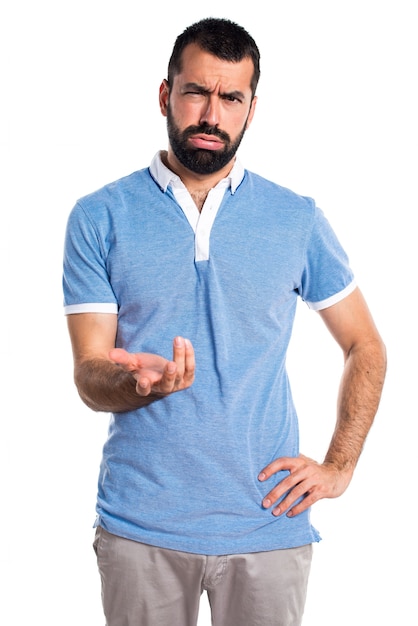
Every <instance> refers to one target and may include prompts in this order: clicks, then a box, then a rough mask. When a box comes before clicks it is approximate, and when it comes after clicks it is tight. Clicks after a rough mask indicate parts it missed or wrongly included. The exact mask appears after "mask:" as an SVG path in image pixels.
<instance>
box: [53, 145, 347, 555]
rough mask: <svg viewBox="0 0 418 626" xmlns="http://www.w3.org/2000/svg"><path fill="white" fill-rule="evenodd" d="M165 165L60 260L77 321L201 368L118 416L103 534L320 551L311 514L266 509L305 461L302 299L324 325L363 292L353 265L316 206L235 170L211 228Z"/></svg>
mask: <svg viewBox="0 0 418 626" xmlns="http://www.w3.org/2000/svg"><path fill="white" fill-rule="evenodd" d="M194 209H195V207H194V205H193V203H192V201H191V198H190V196H189V195H188V192H187V190H186V189H185V188H184V186H183V185H182V183H181V181H180V180H179V179H178V178H177V177H176V176H175V175H174V174H173V173H172V172H170V171H169V170H167V168H165V167H164V166H163V164H162V163H161V161H160V158H159V156H158V155H157V156H156V157H155V159H154V161H153V163H152V165H151V168H145V169H143V170H140V171H137V172H134V173H133V174H131V175H129V176H127V177H125V178H122V179H120V180H118V181H116V182H114V183H111V184H109V185H107V186H105V187H103V188H102V189H100V190H98V191H96V192H94V193H92V194H90V195H88V196H86V197H84V198H82V199H80V200H79V201H78V202H77V204H76V206H75V207H74V209H73V210H72V212H71V214H70V216H69V220H68V227H67V233H66V241H65V252H64V278H63V285H64V305H65V312H66V313H67V314H72V313H79V312H87V311H88V312H108V313H110V314H117V316H118V333H117V346H118V347H123V348H125V349H126V350H128V351H130V352H155V353H158V354H162V355H163V356H166V357H167V358H171V355H172V340H173V338H174V337H175V336H176V335H182V336H184V337H188V338H189V339H190V340H191V342H192V343H193V345H194V348H195V353H196V378H195V381H194V383H193V385H192V387H191V388H190V389H187V390H184V391H181V392H178V393H175V394H172V395H170V396H168V397H166V398H164V399H163V400H160V401H158V402H155V403H153V404H151V405H149V406H147V407H144V408H142V409H139V410H136V411H129V412H125V413H118V414H114V415H111V416H110V424H109V433H108V438H107V441H106V442H105V445H104V448H103V458H102V463H101V467H100V475H99V483H98V497H97V519H96V524H100V525H102V526H103V527H104V528H105V529H106V530H108V531H109V532H111V533H113V534H116V535H120V536H122V537H126V538H129V539H133V540H136V541H141V542H144V543H147V544H151V545H156V546H160V547H165V548H171V549H176V550H182V551H186V552H194V553H200V554H207V555H219V554H236V553H247V552H259V551H265V550H273V549H280V548H290V547H296V546H300V545H304V544H307V543H311V542H313V541H318V540H319V534H318V532H317V531H316V530H315V528H313V527H312V525H311V523H310V519H309V511H307V512H304V513H302V514H300V515H298V516H296V517H292V518H288V517H286V516H285V515H284V516H281V517H279V518H276V517H274V516H273V515H272V513H271V510H265V509H263V507H262V506H261V502H262V500H263V497H264V496H265V495H266V494H267V493H268V491H269V490H270V489H271V488H272V487H273V486H274V485H275V484H277V482H278V481H280V480H281V479H282V478H283V477H284V476H285V475H287V473H286V472H280V473H279V474H276V475H275V476H273V477H272V478H271V479H269V480H268V481H266V482H263V483H260V482H259V481H258V478H257V476H258V474H259V472H260V470H261V469H262V468H263V467H264V466H265V465H267V464H268V463H269V462H270V461H272V460H273V459H275V458H277V457H281V456H297V455H298V453H299V435H298V421H297V415H296V411H295V407H294V404H293V401H292V394H291V389H290V386H289V381H288V377H287V373H286V351H287V347H288V343H289V340H290V336H291V332H292V325H293V321H294V316H295V309H296V304H297V301H298V299H299V298H301V299H302V300H304V301H305V302H306V303H307V305H308V306H309V307H310V308H312V309H314V310H319V309H321V308H325V307H327V306H330V305H332V304H334V303H336V302H338V301H339V300H341V299H342V298H344V297H345V296H346V295H348V294H349V293H351V291H352V290H353V289H354V287H355V283H354V278H353V274H352V271H351V269H350V267H349V263H348V259H347V256H346V254H345V252H344V250H343V249H342V247H341V245H340V244H339V242H338V240H337V238H336V236H335V234H334V232H333V230H332V229H331V227H330V225H329V223H328V221H327V220H326V218H325V217H324V215H323V213H322V212H321V210H320V209H319V208H318V207H316V205H315V203H314V201H313V200H312V199H310V198H306V197H302V196H300V195H297V194H295V193H293V192H292V191H290V190H288V189H285V188H283V187H280V186H279V185H277V184H275V183H273V182H270V181H268V180H266V179H264V178H262V177H260V176H258V175H256V174H254V173H251V172H249V171H246V170H244V169H243V168H242V166H240V164H239V163H236V165H235V167H234V169H233V170H232V172H231V174H230V176H229V177H228V179H226V180H225V181H221V183H220V184H219V186H218V187H217V188H215V189H214V190H212V192H211V193H210V194H209V196H208V199H207V201H206V203H205V205H204V207H203V209H202V212H201V213H199V212H198V211H197V209H196V211H194Z"/></svg>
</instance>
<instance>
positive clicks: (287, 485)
mask: <svg viewBox="0 0 418 626" xmlns="http://www.w3.org/2000/svg"><path fill="white" fill-rule="evenodd" d="M280 471H288V472H290V473H289V475H288V476H287V477H286V478H284V479H283V480H282V481H281V482H280V483H279V484H278V485H276V487H274V488H273V489H272V490H271V491H270V492H269V493H268V494H267V495H266V496H265V497H264V499H263V503H262V504H263V507H264V508H265V509H268V508H270V507H271V506H274V505H275V503H276V502H277V501H278V500H280V498H282V497H283V496H284V495H285V494H287V495H286V496H285V497H284V499H283V500H282V501H281V502H280V504H279V505H277V506H274V509H273V511H272V513H273V515H275V516H278V515H282V514H283V513H285V512H287V513H286V514H287V516H288V517H293V516H294V515H298V514H299V513H302V511H305V510H306V509H307V508H309V507H310V506H312V504H314V503H315V502H317V501H318V500H321V499H322V498H337V497H338V496H340V495H341V494H342V493H343V492H344V491H345V490H346V489H347V487H348V485H349V483H350V480H351V477H352V474H353V470H352V469H349V470H339V469H337V468H336V467H335V466H334V465H332V464H331V463H323V464H321V463H317V462H316V461H314V460H313V459H310V458H308V457H306V456H304V455H303V454H300V455H299V456H298V457H281V458H279V459H276V460H275V461H272V462H271V463H269V465H267V466H266V467H265V468H264V469H263V470H262V471H261V472H260V474H259V476H258V479H259V480H260V481H264V480H267V479H268V478H270V477H271V476H272V475H273V474H275V473H277V472H280ZM300 498H302V500H300ZM297 500H300V502H298V503H297V504H296V505H295V502H296V501H297Z"/></svg>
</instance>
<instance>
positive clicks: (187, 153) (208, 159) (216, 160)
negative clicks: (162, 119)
mask: <svg viewBox="0 0 418 626" xmlns="http://www.w3.org/2000/svg"><path fill="white" fill-rule="evenodd" d="M245 130H246V124H245V126H244V128H243V129H242V131H241V132H240V134H239V135H238V137H237V139H236V140H235V141H234V143H231V138H230V136H229V135H228V133H226V132H225V131H223V130H219V128H217V127H216V126H209V124H201V125H200V126H188V127H187V128H186V129H185V130H183V131H181V130H180V129H179V128H178V126H177V125H176V123H175V121H174V119H173V115H172V112H171V108H170V105H168V106H167V132H168V139H169V141H170V146H171V148H172V150H173V152H174V154H175V156H176V157H177V159H178V160H179V161H180V163H181V164H182V165H183V166H184V167H186V168H187V169H188V170H190V171H191V172H194V173H195V174H214V173H215V172H219V170H221V169H222V168H223V167H225V165H227V164H228V163H229V162H230V161H231V160H232V159H233V158H234V156H235V154H236V151H237V150H238V147H239V145H240V143H241V141H242V138H243V136H244V134H245ZM200 133H204V134H206V135H214V136H215V137H219V139H222V141H223V142H224V144H225V145H224V148H222V149H220V150H205V149H204V148H189V147H188V146H187V140H188V139H189V137H191V136H192V135H197V134H200Z"/></svg>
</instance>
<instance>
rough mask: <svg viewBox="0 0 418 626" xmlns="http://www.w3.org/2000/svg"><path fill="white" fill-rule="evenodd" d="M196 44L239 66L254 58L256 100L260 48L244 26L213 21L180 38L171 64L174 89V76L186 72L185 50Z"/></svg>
mask: <svg viewBox="0 0 418 626" xmlns="http://www.w3.org/2000/svg"><path fill="white" fill-rule="evenodd" d="M192 43H195V44H197V45H198V46H199V47H200V48H202V50H205V51H206V52H209V53H210V54H213V55H214V56H216V57H218V58H219V59H223V60H224V61H231V62H232V63H238V62H239V61H242V60H243V59H245V58H250V59H251V60H252V62H253V65H254V72H253V76H252V79H251V90H252V93H253V96H254V94H255V90H256V88H257V84H258V80H259V78H260V52H259V50H258V48H257V44H256V43H255V41H254V39H253V38H252V37H251V35H250V34H249V33H248V32H247V31H246V30H245V29H244V28H242V26H239V25H238V24H235V22H231V21H230V20H226V19H220V18H213V17H208V18H205V19H203V20H200V21H199V22H196V23H195V24H192V25H191V26H188V27H187V28H186V29H185V30H184V31H183V32H182V33H181V35H179V36H178V37H177V39H176V41H175V43H174V47H173V52H172V53H171V57H170V61H169V63H168V76H167V79H168V83H169V84H170V85H172V83H173V78H174V76H175V75H176V74H179V73H180V72H181V71H182V54H183V50H184V49H185V47H186V46H188V45H189V44H192Z"/></svg>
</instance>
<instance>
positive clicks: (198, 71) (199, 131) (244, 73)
mask: <svg viewBox="0 0 418 626" xmlns="http://www.w3.org/2000/svg"><path fill="white" fill-rule="evenodd" d="M182 60H183V70H182V72H181V73H180V74H178V75H176V76H175V77H174V81H173V83H174V84H173V85H172V86H171V88H169V87H168V85H167V83H166V82H165V81H164V82H163V84H162V85H161V88H160V106H161V111H162V113H163V115H166V116H167V130H168V137H169V142H170V149H171V150H172V152H173V154H174V156H175V158H176V160H177V161H178V162H179V163H180V164H181V165H182V166H183V167H185V168H187V169H188V170H189V171H191V172H194V173H196V174H213V173H215V172H218V171H220V170H222V169H223V168H224V167H226V166H227V165H228V164H229V163H230V162H231V161H232V159H233V158H234V156H235V153H236V151H237V149H238V146H239V145H240V143H241V140H242V137H243V136H244V133H245V131H246V129H247V128H248V126H249V124H250V122H251V120H252V117H253V114H254V107H255V100H256V99H255V98H254V99H253V98H252V91H251V86H250V85H251V78H252V74H253V70H254V68H253V63H252V61H251V59H244V60H243V61H241V62H239V63H230V62H228V61H223V60H221V59H218V58H217V57H214V56H213V55H211V54H209V53H207V52H204V51H203V50H201V48H199V47H198V46H197V45H195V44H191V45H189V46H187V47H186V48H185V50H184V52H183V59H182Z"/></svg>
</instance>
